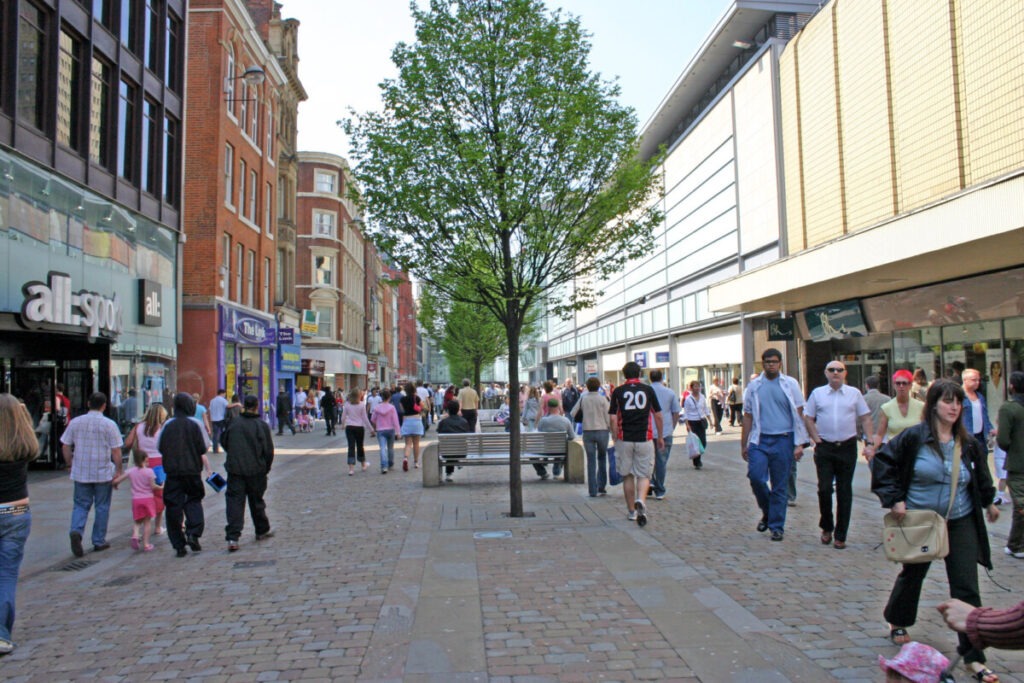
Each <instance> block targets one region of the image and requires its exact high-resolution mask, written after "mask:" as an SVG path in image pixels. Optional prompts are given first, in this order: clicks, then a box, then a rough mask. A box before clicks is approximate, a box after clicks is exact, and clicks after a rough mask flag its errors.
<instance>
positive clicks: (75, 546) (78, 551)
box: [68, 531, 85, 557]
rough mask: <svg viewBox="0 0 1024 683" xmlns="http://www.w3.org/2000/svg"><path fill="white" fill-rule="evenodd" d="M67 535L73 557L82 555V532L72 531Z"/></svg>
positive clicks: (83, 551)
mask: <svg viewBox="0 0 1024 683" xmlns="http://www.w3.org/2000/svg"><path fill="white" fill-rule="evenodd" d="M68 535H69V536H70V537H71V553H72V554H73V555H74V556H75V557H84V556H85V549H84V548H82V534H80V533H78V532H77V531H72V532H71V533H70V534H68Z"/></svg>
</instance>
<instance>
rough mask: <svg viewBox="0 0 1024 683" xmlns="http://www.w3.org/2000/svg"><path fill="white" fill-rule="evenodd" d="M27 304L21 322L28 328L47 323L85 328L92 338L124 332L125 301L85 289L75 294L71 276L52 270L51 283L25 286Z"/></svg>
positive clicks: (29, 283)
mask: <svg viewBox="0 0 1024 683" xmlns="http://www.w3.org/2000/svg"><path fill="white" fill-rule="evenodd" d="M21 291H22V292H23V293H24V294H25V301H24V302H23V303H22V305H21V322H22V324H23V325H25V326H26V327H35V326H39V325H43V324H46V323H49V324H53V325H71V326H73V327H84V328H86V329H87V330H88V332H87V333H86V334H87V335H88V337H89V339H95V338H96V337H98V336H100V335H102V336H104V337H113V338H116V337H117V336H118V335H119V334H121V332H122V331H123V330H124V322H123V311H122V307H121V300H120V298H119V297H118V295H117V294H116V293H115V294H114V296H113V297H106V296H104V295H102V294H99V293H97V292H90V291H87V290H84V289H81V290H79V291H78V292H74V293H72V291H71V276H70V275H67V274H66V273H58V272H56V271H50V273H49V274H48V275H47V282H39V281H32V282H26V283H25V284H24V285H22V288H21Z"/></svg>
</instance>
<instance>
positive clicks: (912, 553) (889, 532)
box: [882, 440, 960, 564]
mask: <svg viewBox="0 0 1024 683" xmlns="http://www.w3.org/2000/svg"><path fill="white" fill-rule="evenodd" d="M959 480H960V441H959V440H958V441H957V442H956V445H954V446H953V482H952V485H951V487H950V492H949V507H948V508H947V509H946V515H945V517H944V516H942V515H940V514H939V513H937V512H935V511H934V510H907V512H906V515H904V517H903V519H902V520H901V521H899V522H897V521H896V518H895V517H893V514H892V513H891V512H890V513H887V514H886V515H885V517H884V518H883V520H882V521H883V523H884V525H885V527H884V528H883V530H882V546H883V547H884V548H885V556H886V558H887V559H889V560H891V561H892V562H901V563H903V564H920V563H922V562H931V561H933V560H941V559H943V558H945V557H946V555H949V534H948V532H947V530H946V519H947V518H948V517H949V514H950V512H951V511H952V510H953V501H954V500H956V487H957V484H958V483H959Z"/></svg>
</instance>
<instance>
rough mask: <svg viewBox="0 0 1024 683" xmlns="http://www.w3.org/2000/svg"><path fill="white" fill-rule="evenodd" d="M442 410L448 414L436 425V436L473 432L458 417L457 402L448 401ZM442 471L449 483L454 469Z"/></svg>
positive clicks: (452, 467)
mask: <svg viewBox="0 0 1024 683" xmlns="http://www.w3.org/2000/svg"><path fill="white" fill-rule="evenodd" d="M444 408H445V410H446V411H447V413H448V417H446V418H444V419H443V420H441V421H440V422H438V423H437V433H438V434H469V433H471V432H472V431H473V430H472V429H470V428H469V422H468V421H467V420H466V418H464V417H462V416H461V415H459V402H458V401H448V403H447V404H445V407H444ZM444 471H445V478H444V480H445V481H451V480H452V474H454V473H455V467H454V466H453V465H446V466H445V468H444Z"/></svg>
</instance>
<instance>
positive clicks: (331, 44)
mask: <svg viewBox="0 0 1024 683" xmlns="http://www.w3.org/2000/svg"><path fill="white" fill-rule="evenodd" d="M281 3H282V5H283V8H282V10H281V11H282V16H284V17H293V18H295V19H298V20H299V21H300V22H301V26H300V28H299V59H300V63H299V78H300V79H301V80H302V84H303V86H304V87H305V88H306V92H307V93H308V94H309V99H308V100H306V101H305V102H303V103H302V104H300V105H299V143H298V144H299V149H300V150H305V151H322V152H331V153H334V154H341V155H342V156H345V155H346V154H347V153H348V147H347V142H346V139H345V135H344V134H343V133H342V132H341V130H340V129H339V128H338V127H337V126H336V125H335V121H337V120H338V119H342V118H345V117H347V116H348V110H349V108H350V107H351V108H354V109H355V110H356V111H359V112H363V111H369V110H377V109H379V108H380V91H379V89H378V87H377V84H378V83H380V82H381V80H383V79H385V78H389V77H393V76H394V75H395V69H394V65H393V64H392V63H391V50H392V48H394V46H395V44H396V43H398V42H399V41H403V40H404V41H407V42H411V41H412V40H414V39H415V34H414V32H413V24H412V18H411V17H410V16H409V2H408V0H330V1H327V0H281ZM547 4H548V7H551V8H552V9H554V8H558V7H561V8H562V9H564V10H565V11H567V12H569V13H571V14H574V15H578V16H579V17H580V19H581V22H582V24H583V27H584V28H585V29H586V30H587V31H588V32H590V33H591V34H593V35H592V38H591V42H592V49H591V68H592V69H593V70H594V71H598V72H600V73H601V74H603V75H604V76H605V77H606V78H612V77H615V76H617V77H618V78H619V84H620V85H621V87H622V95H621V99H622V102H623V103H624V104H626V105H629V106H631V107H633V109H635V110H636V113H637V119H638V120H639V122H640V125H641V126H642V125H643V124H644V123H645V122H646V121H647V119H648V118H649V117H650V116H651V114H653V113H654V110H655V108H656V107H657V106H658V104H659V103H660V102H661V100H662V98H664V96H665V95H666V94H667V93H668V89H669V88H670V87H671V86H672V84H673V83H674V82H675V80H676V78H677V77H678V76H679V74H680V72H681V71H682V69H683V67H684V66H685V65H686V63H687V62H689V60H690V58H691V57H693V54H694V52H695V51H696V50H697V47H698V46H699V45H700V44H701V42H702V41H703V40H704V38H705V37H706V36H707V34H708V33H709V32H710V31H711V29H712V27H713V26H714V25H715V23H716V22H717V21H718V19H719V18H720V17H721V15H722V13H723V12H724V11H725V9H726V8H727V7H728V6H729V5H730V4H731V2H730V1H728V0H632V2H625V1H624V0H548V2H547Z"/></svg>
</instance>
